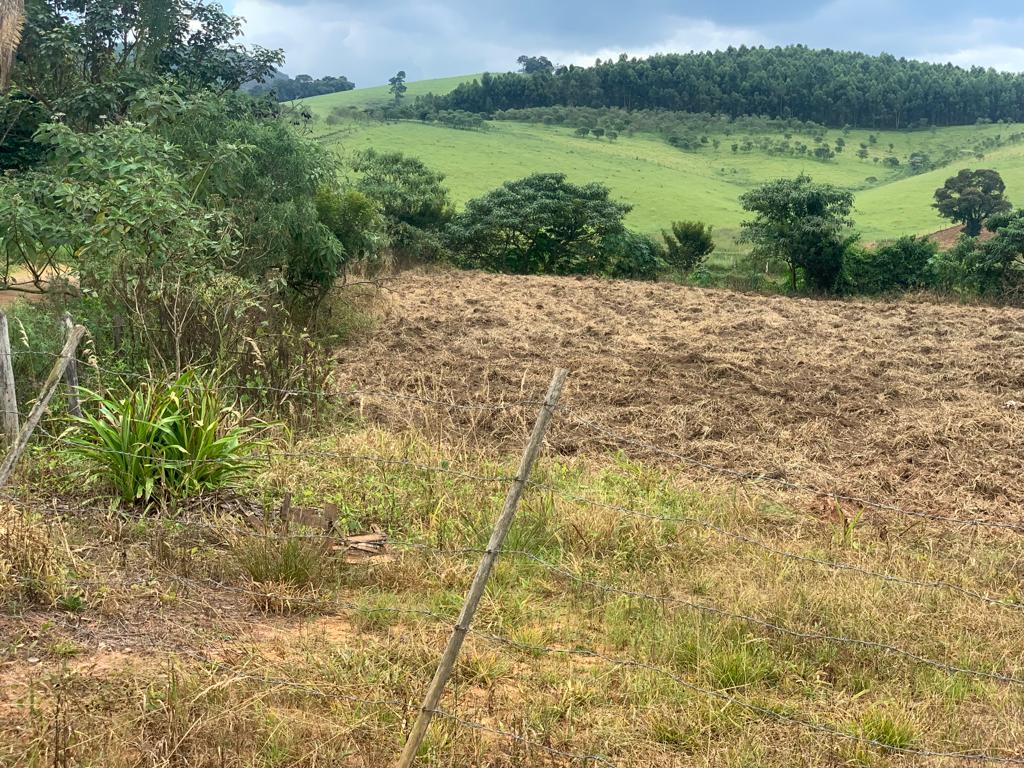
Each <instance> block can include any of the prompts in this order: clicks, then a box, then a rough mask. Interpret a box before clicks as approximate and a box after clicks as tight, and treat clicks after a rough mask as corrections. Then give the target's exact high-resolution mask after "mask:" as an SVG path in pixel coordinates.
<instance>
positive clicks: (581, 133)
mask: <svg viewBox="0 0 1024 768" xmlns="http://www.w3.org/2000/svg"><path fill="white" fill-rule="evenodd" d="M576 135H577V136H588V135H590V129H589V128H587V126H585V125H581V126H580V127H579V128H577V129H576Z"/></svg>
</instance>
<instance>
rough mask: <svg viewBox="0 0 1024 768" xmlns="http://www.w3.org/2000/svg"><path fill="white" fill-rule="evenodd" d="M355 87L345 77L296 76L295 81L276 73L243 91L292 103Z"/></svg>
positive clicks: (247, 86)
mask: <svg viewBox="0 0 1024 768" xmlns="http://www.w3.org/2000/svg"><path fill="white" fill-rule="evenodd" d="M355 87H356V84H355V83H353V82H352V81H351V80H349V79H348V78H347V77H345V76H344V75H340V76H338V77H335V76H333V75H327V76H326V77H317V78H313V77H310V76H309V75H296V76H295V78H294V79H293V78H291V77H289V76H288V75H286V74H284V73H283V72H275V73H274V74H273V75H271V76H270V77H269V78H268V79H267V80H266V81H265V82H252V83H247V84H245V85H243V86H242V90H243V91H245V92H246V93H248V94H250V95H252V96H263V95H266V94H272V95H273V96H274V98H276V99H277V100H278V101H292V100H294V99H308V98H310V97H312V96H323V95H324V94H325V93H340V92H344V91H351V90H352V89H353V88H355Z"/></svg>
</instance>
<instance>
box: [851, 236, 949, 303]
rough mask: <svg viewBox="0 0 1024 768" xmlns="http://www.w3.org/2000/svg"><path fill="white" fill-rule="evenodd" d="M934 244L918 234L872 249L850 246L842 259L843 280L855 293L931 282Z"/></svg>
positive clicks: (882, 290)
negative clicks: (844, 277) (844, 270)
mask: <svg viewBox="0 0 1024 768" xmlns="http://www.w3.org/2000/svg"><path fill="white" fill-rule="evenodd" d="M937 253H938V246H937V245H936V244H935V243H934V242H933V241H931V240H928V239H927V238H924V237H921V238H917V237H913V236H908V237H901V238H899V239H898V240H896V241H894V242H891V243H883V244H882V245H879V246H878V247H877V248H875V249H874V250H867V249H863V248H851V249H850V251H849V253H848V254H847V259H846V282H847V284H848V285H849V287H850V289H851V290H852V291H854V292H856V293H869V294H878V293H887V292H890V291H906V290H912V289H915V288H924V287H926V286H928V285H930V284H931V282H932V273H931V263H932V260H933V259H934V258H935V255H936V254H937Z"/></svg>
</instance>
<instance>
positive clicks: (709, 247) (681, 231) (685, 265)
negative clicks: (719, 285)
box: [661, 221, 715, 272]
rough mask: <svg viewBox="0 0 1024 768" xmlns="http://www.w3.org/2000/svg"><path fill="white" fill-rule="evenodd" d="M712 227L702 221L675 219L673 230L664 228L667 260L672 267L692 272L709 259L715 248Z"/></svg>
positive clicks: (662, 232) (663, 234) (663, 236)
mask: <svg viewBox="0 0 1024 768" xmlns="http://www.w3.org/2000/svg"><path fill="white" fill-rule="evenodd" d="M711 231H712V227H711V226H710V225H708V224H704V223H703V222H700V221H674V222H672V228H671V230H665V229H663V230H662V231H661V236H662V238H664V240H665V261H666V262H667V263H668V265H669V266H670V267H673V268H675V269H679V270H682V271H683V272H690V271H691V270H693V269H694V268H696V267H698V266H700V265H701V264H703V263H704V262H705V261H707V258H708V256H710V255H711V252H712V251H714V250H715V241H714V240H713V239H712V238H711Z"/></svg>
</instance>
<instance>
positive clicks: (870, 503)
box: [15, 350, 1024, 533]
mask: <svg viewBox="0 0 1024 768" xmlns="http://www.w3.org/2000/svg"><path fill="white" fill-rule="evenodd" d="M15 354H39V355H47V356H50V357H54V358H56V357H59V356H60V355H59V354H58V353H47V352H35V351H32V350H19V351H18V352H17V353H15ZM79 362H80V363H81V364H82V365H83V366H84V367H87V368H89V369H90V370H93V371H96V372H97V373H104V374H107V375H111V376H117V377H121V378H127V379H135V380H147V381H154V382H160V381H168V380H169V379H170V375H169V374H168V375H167V376H159V375H154V374H152V373H140V372H128V371H117V370H113V369H109V368H104V367H102V366H99V365H97V364H96V363H95V362H94V361H89V360H81V359H80V360H79ZM222 387H223V388H225V389H229V390H233V391H239V392H246V391H248V392H272V393H275V394H278V395H281V396H282V397H295V396H305V397H316V398H320V399H325V400H332V399H352V398H358V397H366V398H381V399H386V400H395V401H407V402H416V403H422V404H429V405H436V406H439V407H443V408H445V409H448V410H464V411H486V410H490V411H500V410H508V409H511V408H517V407H528V406H529V407H539V406H541V405H542V404H543V403H542V401H540V400H536V399H518V400H509V401H497V402H496V401H482V402H454V401H452V400H443V399H440V398H434V397H428V396H426V395H416V394H409V393H395V392H388V391H386V390H382V389H371V388H365V387H351V386H349V387H345V388H342V389H338V390H320V389H310V388H305V387H274V386H269V385H262V384H260V385H256V384H252V385H248V384H235V383H231V382H224V383H223V384H222ZM555 409H556V410H560V411H562V414H563V418H564V419H565V420H566V421H568V422H569V423H571V424H575V425H576V426H579V427H583V428H585V429H589V430H592V431H594V432H597V433H598V434H600V435H602V436H603V437H605V438H607V439H609V440H611V441H614V442H615V443H617V444H625V445H632V446H634V447H637V448H640V449H642V450H645V451H648V452H652V453H655V454H658V455H661V456H665V457H668V458H672V459H674V460H677V461H680V462H683V463H685V464H688V465H690V466H693V467H695V468H698V469H702V470H704V471H706V472H709V473H712V474H716V475H720V476H723V477H729V478H732V479H735V480H739V481H741V482H752V483H756V484H771V485H774V486H776V487H780V488H783V489H785V490H790V491H795V492H800V493H806V494H811V495H814V496H820V497H825V498H831V499H835V500H837V501H844V502H848V503H851V504H858V505H861V506H863V507H868V508H871V509H876V510H880V511H887V512H894V513H896V514H900V515H904V516H906V517H913V518H917V519H922V520H930V521H933V522H937V523H944V524H951V525H961V526H968V527H978V528H991V529H996V530H1006V531H1013V532H1016V533H1024V525H1022V524H1019V523H1012V522H1007V521H1000V520H990V519H985V518H967V517H956V516H952V515H939V514H934V513H930V512H923V511H919V510H913V509H906V508H904V507H901V506H898V505H896V504H891V503H887V502H880V501H876V500H874V499H870V498H867V497H863V496H856V495H852V494H845V493H840V492H837V491H830V490H827V489H824V488H820V487H817V486H814V485H810V484H806V483H800V482H796V481H792V480H787V479H784V478H779V477H774V476H772V475H771V474H769V473H766V472H755V471H743V470H737V469H733V468H730V467H724V466H721V465H717V464H713V463H710V462H707V461H704V460H701V459H698V458H695V457H693V456H688V455H686V454H683V453H680V452H678V451H672V450H669V449H667V448H664V447H662V446H659V445H655V444H654V443H651V442H648V441H644V440H639V439H637V438H635V437H629V436H627V435H623V434H621V433H619V432H617V431H615V430H613V429H611V428H610V427H608V426H607V425H603V424H600V423H599V422H596V421H594V420H592V419H587V418H584V417H582V416H580V415H578V414H576V413H575V412H573V411H572V410H570V408H569V407H568V406H566V405H561V404H560V405H558V406H555ZM833 482H834V481H833Z"/></svg>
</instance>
